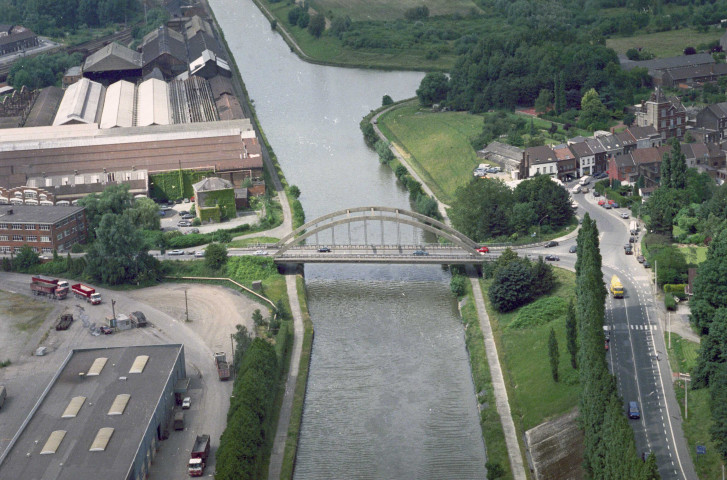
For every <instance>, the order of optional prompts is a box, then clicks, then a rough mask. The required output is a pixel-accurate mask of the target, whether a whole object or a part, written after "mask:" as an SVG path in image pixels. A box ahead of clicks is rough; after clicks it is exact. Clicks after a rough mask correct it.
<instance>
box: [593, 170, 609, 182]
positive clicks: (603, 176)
mask: <svg viewBox="0 0 727 480" xmlns="http://www.w3.org/2000/svg"><path fill="white" fill-rule="evenodd" d="M607 176H608V174H607V173H606V172H601V173H599V174H598V175H596V176H595V177H593V178H595V179H596V180H600V179H602V178H606V177H607Z"/></svg>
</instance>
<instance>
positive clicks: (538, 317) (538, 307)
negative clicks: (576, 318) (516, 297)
mask: <svg viewBox="0 0 727 480" xmlns="http://www.w3.org/2000/svg"><path fill="white" fill-rule="evenodd" d="M567 310H568V304H567V303H566V302H565V300H563V299H562V298H560V297H546V298H540V299H538V300H536V301H534V302H533V303H531V304H530V305H526V306H524V307H523V308H521V309H520V310H519V311H518V312H517V317H515V320H514V321H513V322H512V323H511V324H510V325H509V326H508V328H530V327H536V326H538V325H545V324H546V323H550V322H552V321H553V320H555V319H557V318H560V317H565V314H566V311H567Z"/></svg>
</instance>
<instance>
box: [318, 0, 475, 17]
mask: <svg viewBox="0 0 727 480" xmlns="http://www.w3.org/2000/svg"><path fill="white" fill-rule="evenodd" d="M310 4H311V6H312V7H313V8H314V9H315V10H317V11H319V12H325V13H326V16H328V12H333V15H344V16H345V15H348V16H349V17H351V20H354V21H357V20H392V19H395V18H403V17H404V12H405V11H406V10H408V9H410V8H413V7H419V6H422V5H426V7H427V8H428V9H429V15H430V16H432V17H435V16H439V15H453V14H460V15H467V14H469V13H470V11H472V10H475V11H477V12H481V11H482V10H480V8H479V7H478V6H477V5H476V4H475V2H473V1H472V0H398V1H396V2H392V1H391V0H311V1H310Z"/></svg>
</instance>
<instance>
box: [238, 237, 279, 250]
mask: <svg viewBox="0 0 727 480" xmlns="http://www.w3.org/2000/svg"><path fill="white" fill-rule="evenodd" d="M279 240H280V239H279V238H276V237H250V238H241V239H239V240H233V241H231V242H230V243H228V244H227V246H228V247H229V248H234V247H249V246H250V245H258V244H260V243H278V241H279Z"/></svg>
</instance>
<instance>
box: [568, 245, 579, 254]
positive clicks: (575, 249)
mask: <svg viewBox="0 0 727 480" xmlns="http://www.w3.org/2000/svg"><path fill="white" fill-rule="evenodd" d="M577 251H578V246H577V245H571V246H570V248H569V249H568V253H576V252H577Z"/></svg>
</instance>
